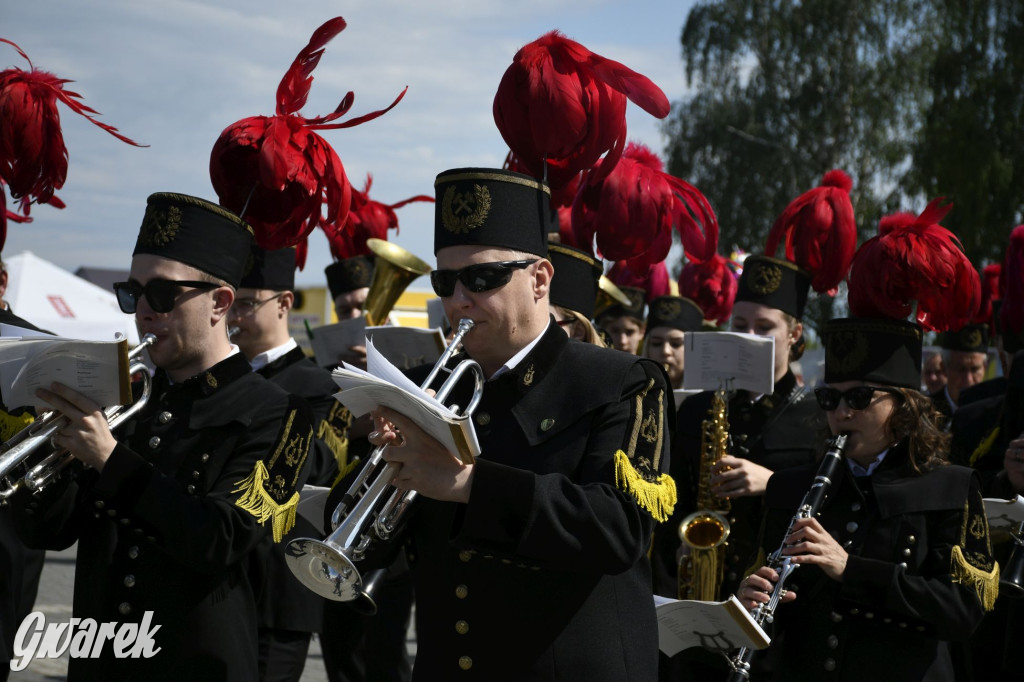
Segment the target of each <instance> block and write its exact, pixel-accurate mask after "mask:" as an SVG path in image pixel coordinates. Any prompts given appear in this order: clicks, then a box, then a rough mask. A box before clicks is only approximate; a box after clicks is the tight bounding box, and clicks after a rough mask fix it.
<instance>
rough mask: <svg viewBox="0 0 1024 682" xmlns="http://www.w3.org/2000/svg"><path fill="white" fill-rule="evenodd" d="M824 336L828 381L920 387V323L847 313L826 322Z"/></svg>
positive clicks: (822, 334) (832, 382) (826, 378)
mask: <svg viewBox="0 0 1024 682" xmlns="http://www.w3.org/2000/svg"><path fill="white" fill-rule="evenodd" d="M821 336H822V339H823V341H824V343H825V383H829V384H836V383H840V382H843V381H868V382H873V383H877V384H884V385H886V386H902V387H904V388H913V389H917V390H919V389H920V388H921V327H919V326H918V325H916V324H914V323H913V322H907V321H906V320H891V319H881V318H877V319H876V318H858V317H848V318H842V319H838V320H829V321H828V322H826V323H825V326H824V329H823V330H822V332H821Z"/></svg>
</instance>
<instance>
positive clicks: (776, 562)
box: [729, 433, 848, 682]
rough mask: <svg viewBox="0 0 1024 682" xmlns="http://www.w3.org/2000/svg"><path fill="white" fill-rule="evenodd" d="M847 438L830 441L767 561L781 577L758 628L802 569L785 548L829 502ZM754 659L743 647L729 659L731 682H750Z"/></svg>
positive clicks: (757, 612)
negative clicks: (797, 525)
mask: <svg viewBox="0 0 1024 682" xmlns="http://www.w3.org/2000/svg"><path fill="white" fill-rule="evenodd" d="M847 438H848V436H847V434H845V433H841V434H839V435H838V436H834V437H833V438H832V440H831V441H829V444H828V448H827V449H826V450H825V454H824V455H823V456H822V458H821V464H819V465H818V472H817V473H816V474H815V476H814V483H812V484H811V487H810V489H809V490H808V491H807V492H806V493H804V499H803V500H802V501H801V502H800V506H799V507H798V508H797V510H796V514H794V515H793V518H791V519H790V520H789V527H788V528H787V529H786V533H785V534H784V535H783V536H782V544H780V545H779V548H778V549H777V550H775V551H774V552H772V553H771V555H769V557H768V566H770V567H771V568H772V569H773V570H774V571H775V572H776V573H777V574H778V576H779V579H778V581H776V583H775V585H774V586H773V587H772V593H771V595H769V598H768V602H767V603H765V604H758V606H757V608H756V609H754V611H753V613H752V614H751V615H752V616H753V618H754V622H756V623H757V624H758V625H764V624H765V623H771V622H772V620H774V618H775V609H776V607H777V606H778V605H779V600H780V599H782V596H783V595H784V594H786V580H787V579H788V578H789V577H790V575H791V574H792V573H793V571H795V570H796V569H798V568H800V564H794V563H793V560H792V558H790V557H788V556H784V555H783V554H782V551H783V550H784V549H785V548H786V540H787V539H788V538H789V535H790V533H792V532H793V525H794V524H795V523H796V522H797V521H799V520H800V519H809V518H811V517H813V516H817V515H818V512H819V511H821V505H823V504H824V503H825V500H826V499H828V493H829V490H830V489H831V487H832V481H833V479H835V477H836V474H837V473H838V472H839V471H840V469H839V467H840V465H841V463H842V460H843V450H844V449H845V448H846V439H847ZM753 655H754V650H753V649H748V648H746V647H744V648H742V649H740V650H739V652H738V653H737V654H736V655H735V656H733V657H732V658H730V659H729V666H730V667H731V668H732V673H730V675H729V682H746V681H747V680H749V679H750V659H751V658H752V657H753Z"/></svg>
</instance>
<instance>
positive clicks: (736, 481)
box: [711, 455, 773, 497]
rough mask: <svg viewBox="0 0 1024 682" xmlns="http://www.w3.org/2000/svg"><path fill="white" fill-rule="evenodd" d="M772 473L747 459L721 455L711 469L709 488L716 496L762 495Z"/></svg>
mask: <svg viewBox="0 0 1024 682" xmlns="http://www.w3.org/2000/svg"><path fill="white" fill-rule="evenodd" d="M772 473H773V472H772V470H771V469H766V468H764V467H763V466H761V465H760V464H754V463H753V462H751V461H750V460H749V459H740V458H739V457H733V456H732V455H723V456H722V458H721V459H719V460H718V462H717V463H716V464H715V467H714V469H712V476H711V488H712V489H713V490H714V491H715V495H716V496H718V497H752V496H754V495H764V489H765V488H766V487H767V486H768V479H769V478H771V475H772Z"/></svg>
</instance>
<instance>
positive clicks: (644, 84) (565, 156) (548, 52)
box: [493, 31, 669, 191]
mask: <svg viewBox="0 0 1024 682" xmlns="http://www.w3.org/2000/svg"><path fill="white" fill-rule="evenodd" d="M627 98H628V99H630V100H632V101H633V103H634V104H636V105H638V106H639V107H641V108H642V109H643V110H644V111H646V112H648V113H650V114H651V115H653V116H655V117H657V118H665V116H667V115H668V112H669V103H668V98H667V97H665V93H664V92H662V91H661V89H660V88H659V87H658V86H656V85H655V84H654V83H653V82H651V80H650V79H648V78H647V77H645V76H642V75H640V74H639V73H636V72H635V71H633V70H631V69H629V68H627V67H626V66H624V65H622V64H620V63H619V62H616V61H613V60H611V59H606V58H604V57H602V56H601V55H598V54H594V53H593V52H591V51H590V50H588V49H587V48H586V47H584V46H583V45H581V44H579V43H577V42H575V41H573V40H569V39H568V38H566V37H565V36H564V35H562V34H561V33H559V32H558V31H550V32H548V33H546V34H544V35H543V36H541V37H540V38H538V39H537V40H535V41H533V42H532V43H529V44H527V45H524V46H523V47H522V48H521V49H520V50H519V51H518V52H517V53H516V55H515V57H514V58H513V60H512V64H511V65H510V66H509V67H508V69H506V71H505V74H504V75H503V76H502V77H501V82H500V83H499V85H498V92H497V93H496V94H495V96H494V107H493V109H494V122H495V123H496V124H497V126H498V130H499V131H500V132H501V136H502V138H504V140H505V143H506V144H508V146H509V148H510V149H512V152H513V153H514V154H515V155H516V157H518V159H519V161H520V163H521V164H522V165H523V167H524V168H525V169H526V172H527V173H528V174H530V175H532V176H534V177H537V178H541V177H546V178H547V182H548V184H549V185H550V186H551V188H552V190H553V191H557V189H558V188H561V187H562V186H564V185H565V184H566V183H568V182H569V181H570V180H572V178H573V177H574V176H575V175H578V174H579V173H580V172H581V171H584V170H587V169H588V168H590V167H592V166H593V165H594V164H595V163H596V162H597V160H598V159H599V158H601V155H602V154H604V153H605V152H607V153H608V156H606V157H605V162H606V164H607V165H606V166H605V169H604V173H606V174H607V173H609V172H610V171H611V170H612V168H614V166H615V164H616V163H617V161H618V159H619V156H620V155H621V154H622V150H623V147H624V146H625V144H626V99H627ZM545 162H546V164H545Z"/></svg>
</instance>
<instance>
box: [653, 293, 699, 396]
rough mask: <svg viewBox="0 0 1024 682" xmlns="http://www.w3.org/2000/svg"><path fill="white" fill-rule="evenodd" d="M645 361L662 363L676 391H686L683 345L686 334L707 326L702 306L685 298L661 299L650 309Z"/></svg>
mask: <svg viewBox="0 0 1024 682" xmlns="http://www.w3.org/2000/svg"><path fill="white" fill-rule="evenodd" d="M647 309H648V312H647V320H646V321H645V322H644V340H643V352H642V353H641V354H640V355H641V357H645V358H650V359H651V360H654V361H656V362H660V363H661V364H662V366H663V367H664V368H665V371H666V372H667V373H668V379H669V382H670V383H671V384H672V388H674V389H675V388H682V387H683V369H684V364H683V342H684V340H685V337H686V332H699V331H700V330H701V328H702V327H703V325H704V313H703V312H702V311H701V309H700V306H698V305H697V304H696V303H694V302H693V301H691V300H690V299H688V298H684V297H682V296H659V297H658V298H656V299H654V300H653V301H651V303H650V305H648V306H647Z"/></svg>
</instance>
